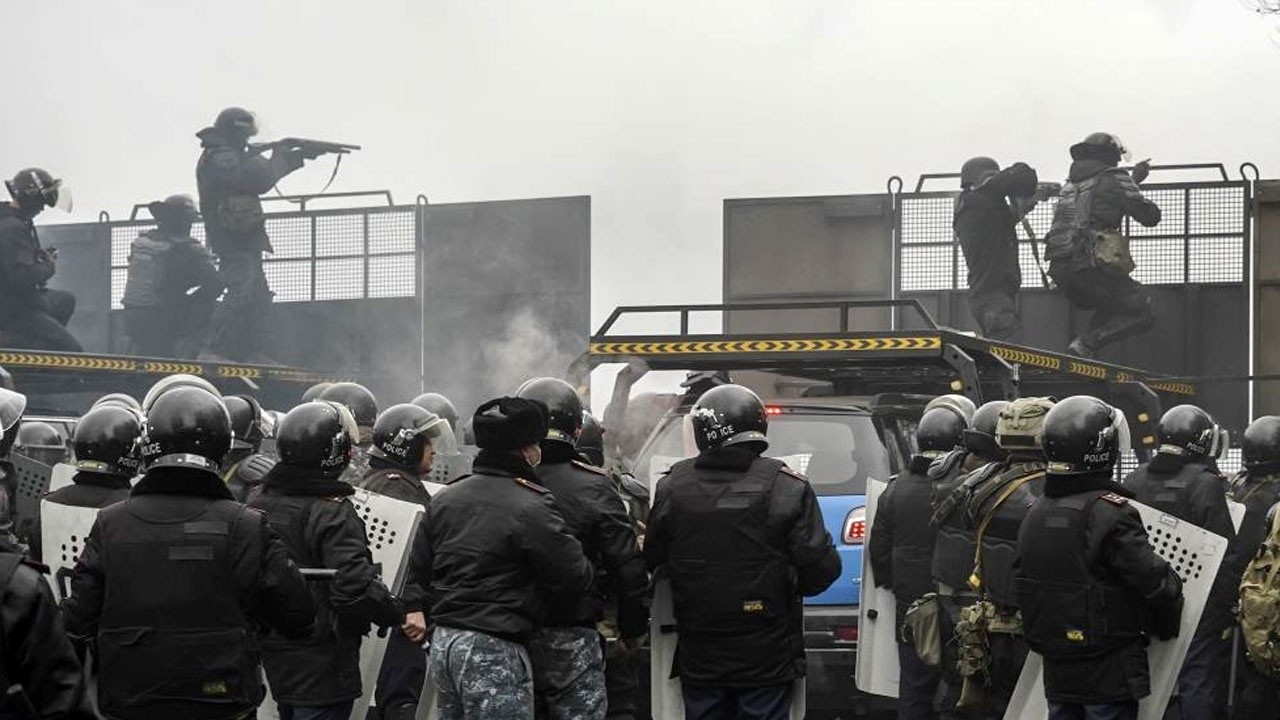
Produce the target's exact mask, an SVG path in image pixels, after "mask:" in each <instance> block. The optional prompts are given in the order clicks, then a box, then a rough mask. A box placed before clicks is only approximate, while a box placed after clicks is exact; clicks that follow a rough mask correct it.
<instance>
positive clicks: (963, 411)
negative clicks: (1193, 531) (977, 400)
mask: <svg viewBox="0 0 1280 720" xmlns="http://www.w3.org/2000/svg"><path fill="white" fill-rule="evenodd" d="M936 407H949V408H951V409H952V410H955V411H956V412H958V413H960V416H961V417H963V418H964V423H965V425H966V426H967V425H969V424H971V423H972V422H973V414H974V413H975V412H977V410H978V406H977V405H975V404H974V403H973V401H972V400H970V399H969V398H967V397H965V396H964V395H956V394H951V395H939V396H938V397H936V398H934V399H932V400H930V401H929V402H928V404H926V405H925V406H924V412H925V413H927V412H929V411H930V410H932V409H934V408H936ZM922 414H923V413H922Z"/></svg>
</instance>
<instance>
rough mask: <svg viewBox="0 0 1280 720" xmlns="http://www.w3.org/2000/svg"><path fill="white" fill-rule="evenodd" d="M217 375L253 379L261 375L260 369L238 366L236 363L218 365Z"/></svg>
mask: <svg viewBox="0 0 1280 720" xmlns="http://www.w3.org/2000/svg"><path fill="white" fill-rule="evenodd" d="M218 377H238V378H249V379H255V378H260V377H262V371H261V370H259V369H258V368H251V367H240V366H237V365H219V366H218Z"/></svg>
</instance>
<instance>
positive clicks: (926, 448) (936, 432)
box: [916, 404, 969, 457]
mask: <svg viewBox="0 0 1280 720" xmlns="http://www.w3.org/2000/svg"><path fill="white" fill-rule="evenodd" d="M968 427H969V421H968V420H967V419H966V418H965V416H964V414H963V413H962V412H961V411H960V409H959V408H957V407H954V406H952V405H945V404H944V405H936V406H934V407H932V408H929V409H928V410H926V411H925V413H924V415H921V416H920V422H919V424H917V425H916V449H917V451H918V452H919V453H920V454H921V455H924V456H926V457H937V456H939V455H942V454H943V453H948V452H950V451H952V450H954V449H956V448H958V447H960V445H961V443H963V442H964V431H965V429H966V428H968Z"/></svg>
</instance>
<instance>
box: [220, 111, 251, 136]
mask: <svg viewBox="0 0 1280 720" xmlns="http://www.w3.org/2000/svg"><path fill="white" fill-rule="evenodd" d="M213 127H214V129H216V130H218V131H219V132H223V133H226V134H228V135H234V136H236V137H242V138H251V137H253V136H254V135H257V134H258V120H257V118H256V117H254V115H253V113H251V112H249V111H248V110H245V109H244V108H241V107H229V108H225V109H224V110H222V112H220V113H218V117H217V118H216V119H214V121H213Z"/></svg>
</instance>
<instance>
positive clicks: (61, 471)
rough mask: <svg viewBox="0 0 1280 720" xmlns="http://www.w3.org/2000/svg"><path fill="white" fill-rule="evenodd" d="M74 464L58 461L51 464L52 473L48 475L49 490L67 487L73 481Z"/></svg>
mask: <svg viewBox="0 0 1280 720" xmlns="http://www.w3.org/2000/svg"><path fill="white" fill-rule="evenodd" d="M75 474H76V466H75V465H71V464H68V463H58V464H57V465H54V466H53V473H52V474H51V475H50V476H49V492H53V491H54V490H59V489H61V488H64V487H67V486H68V485H71V484H72V483H73V480H72V478H73V477H75Z"/></svg>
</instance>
